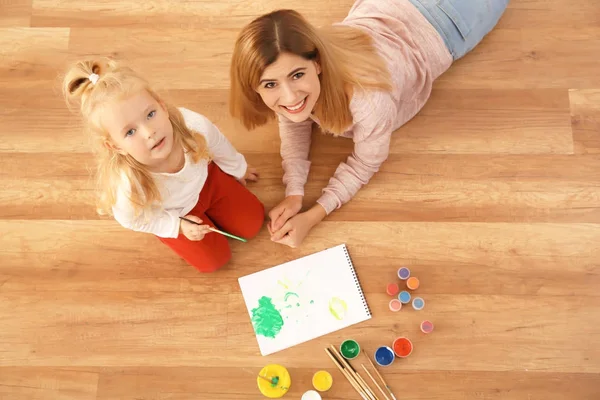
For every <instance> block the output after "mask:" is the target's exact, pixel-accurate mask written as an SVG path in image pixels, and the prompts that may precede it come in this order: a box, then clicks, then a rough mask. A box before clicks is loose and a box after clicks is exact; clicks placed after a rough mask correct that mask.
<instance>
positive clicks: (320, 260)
mask: <svg viewBox="0 0 600 400" xmlns="http://www.w3.org/2000/svg"><path fill="white" fill-rule="evenodd" d="M238 282H239V284H240V287H241V290H242V295H243V296H244V301H245V303H246V307H247V309H248V314H249V315H250V319H251V321H252V325H253V327H254V331H255V333H256V338H257V341H258V345H259V348H260V352H261V354H262V355H263V356H265V355H268V354H272V353H275V352H277V351H280V350H283V349H286V348H289V347H292V346H295V345H297V344H300V343H303V342H306V341H308V340H311V339H314V338H316V337H319V336H323V335H326V334H328V333H331V332H334V331H337V330H339V329H342V328H346V327H348V326H351V325H354V324H357V323H359V322H362V321H365V320H368V319H369V318H371V313H370V310H369V307H368V305H367V302H366V299H365V297H364V295H363V292H362V289H361V287H360V283H359V281H358V278H357V276H356V273H355V271H354V267H353V265H352V261H351V259H350V257H349V254H348V251H347V248H346V245H344V244H341V245H339V246H336V247H332V248H330V249H327V250H323V251H321V252H318V253H314V254H311V255H308V256H306V257H303V258H300V259H297V260H293V261H290V262H287V263H285V264H281V265H278V266H275V267H272V268H269V269H266V270H263V271H259V272H256V273H254V274H251V275H247V276H243V277H240V278H239V279H238Z"/></svg>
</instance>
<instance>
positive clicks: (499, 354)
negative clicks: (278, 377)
mask: <svg viewBox="0 0 600 400" xmlns="http://www.w3.org/2000/svg"><path fill="white" fill-rule="evenodd" d="M390 272H392V273H393V272H394V271H390ZM361 280H362V279H361ZM421 284H422V286H423V288H425V287H426V286H427V282H423V281H422V282H421ZM417 293H419V294H420V295H422V297H423V299H424V300H425V309H424V310H423V311H422V312H417V311H414V310H412V309H409V308H408V307H407V308H406V309H403V310H401V311H400V312H399V313H392V312H391V311H389V308H388V302H389V300H390V296H388V295H387V294H385V292H384V291H383V287H382V288H381V290H380V291H379V292H378V293H367V296H366V297H367V301H368V302H369V305H370V307H371V309H372V312H373V315H374V318H373V319H370V320H368V321H366V322H363V323H361V324H359V325H356V326H352V327H349V328H346V329H344V330H343V331H338V332H334V333H330V334H329V335H326V336H323V337H320V338H316V339H313V340H311V341H310V342H306V343H302V344H299V345H297V346H294V347H292V348H289V349H286V350H284V351H281V352H278V353H275V354H272V355H271V356H270V361H269V362H274V363H284V362H285V361H287V360H294V363H293V366H294V367H297V368H298V367H304V368H314V365H315V363H326V362H328V358H327V356H326V355H325V353H324V352H323V348H325V347H327V346H328V345H330V344H334V345H336V346H338V345H339V344H340V343H341V342H342V341H343V340H344V339H347V338H353V339H355V340H357V341H358V342H359V343H360V344H361V347H362V348H363V349H366V350H367V351H368V352H369V355H370V356H372V355H373V354H374V352H375V350H376V349H377V348H378V347H379V346H390V347H391V346H392V343H393V341H394V339H395V338H397V337H400V336H404V337H408V338H409V339H410V340H411V341H412V342H413V346H414V349H413V352H412V354H411V356H410V357H409V358H407V359H406V360H402V361H400V360H398V362H397V363H395V364H394V365H393V370H394V371H396V372H400V371H415V370H418V371H429V370H443V371H481V372H483V371H507V370H519V371H521V372H523V371H527V372H528V371H538V372H565V373H582V372H584V373H594V374H598V373H599V372H600V368H599V367H598V365H597V362H595V361H594V360H595V359H597V357H598V356H600V350H598V348H599V347H598V345H599V344H600V339H598V337H600V335H599V333H600V328H598V327H597V326H583V325H581V324H578V323H577V321H584V320H586V319H587V318H590V317H592V316H594V315H598V312H600V297H597V296H596V297H585V296H568V297H562V298H561V297H559V296H494V295H456V294H454V295H435V294H429V293H422V292H421V291H420V289H419V290H418V291H417ZM230 301H231V303H232V305H231V307H230V311H229V312H230V314H229V322H228V324H229V327H230V329H229V330H228V333H227V337H228V343H229V346H230V347H235V349H236V353H235V354H232V355H231V356H230V359H232V360H235V362H236V364H237V363H240V364H246V363H251V362H252V361H254V360H256V365H255V367H260V365H261V364H260V363H261V362H264V360H262V359H260V358H258V356H259V355H260V353H259V352H258V345H257V344H256V339H255V336H254V331H253V329H252V325H251V323H250V318H249V316H248V313H247V311H246V306H245V305H244V301H243V298H242V296H241V294H240V295H235V294H232V295H230ZM234 305H235V306H234ZM323 306H324V307H327V305H323ZM491 310H493V311H491ZM515 310H519V312H518V314H517V313H515ZM244 314H245V315H244ZM423 319H429V320H431V321H432V322H433V323H434V325H435V330H434V332H433V333H432V334H431V335H427V336H426V335H424V334H423V333H421V331H420V330H419V324H420V322H421V321H422V320H423ZM284 321H285V320H284ZM285 323H286V322H284V324H285ZM288 323H290V324H294V322H288ZM321 352H323V354H322V355H321V354H320V353H321ZM303 354H312V355H313V357H311V358H307V357H303V356H302V355H303ZM457 354H460V355H461V356H460V357H457V356H456V355H457Z"/></svg>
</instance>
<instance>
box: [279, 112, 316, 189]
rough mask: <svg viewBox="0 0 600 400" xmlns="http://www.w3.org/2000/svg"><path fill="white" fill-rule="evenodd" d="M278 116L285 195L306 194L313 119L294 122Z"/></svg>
mask: <svg viewBox="0 0 600 400" xmlns="http://www.w3.org/2000/svg"><path fill="white" fill-rule="evenodd" d="M278 118H279V137H280V138H281V146H280V153H281V159H282V162H281V165H282V167H283V183H284V185H285V195H286V197H287V196H293V195H299V196H304V185H305V184H306V180H307V178H308V172H309V170H310V161H308V156H309V153H310V142H311V134H312V125H313V120H312V119H310V118H309V119H307V120H306V121H304V122H292V121H290V120H289V119H287V118H285V117H282V116H278Z"/></svg>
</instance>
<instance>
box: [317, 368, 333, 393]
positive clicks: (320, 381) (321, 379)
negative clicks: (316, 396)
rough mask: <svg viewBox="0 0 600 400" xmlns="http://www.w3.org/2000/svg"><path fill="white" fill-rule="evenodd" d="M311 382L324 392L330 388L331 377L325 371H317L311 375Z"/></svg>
mask: <svg viewBox="0 0 600 400" xmlns="http://www.w3.org/2000/svg"><path fill="white" fill-rule="evenodd" d="M312 384H313V386H314V387H315V389H317V390H318V391H319V392H326V391H327V390H329V389H331V385H332V384H333V377H332V376H331V374H330V373H329V372H327V371H317V372H315V374H314V375H313V379H312Z"/></svg>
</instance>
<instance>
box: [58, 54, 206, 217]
mask: <svg viewBox="0 0 600 400" xmlns="http://www.w3.org/2000/svg"><path fill="white" fill-rule="evenodd" d="M141 90H146V91H147V92H148V93H149V94H150V95H151V96H152V97H153V98H154V99H155V100H156V101H157V102H159V103H161V104H164V105H165V107H166V109H167V112H168V114H169V120H170V121H171V125H172V126H173V138H174V142H175V143H176V144H180V145H181V146H182V147H183V149H184V151H186V152H188V153H190V154H191V156H192V159H193V160H194V162H197V161H199V160H200V159H208V158H209V154H208V147H207V144H206V140H205V139H204V137H203V136H202V135H199V134H196V133H194V132H193V131H191V130H190V129H189V128H188V127H187V126H186V124H185V121H184V119H183V116H182V115H181V112H180V111H179V110H178V109H177V108H176V107H173V106H172V105H170V104H165V103H164V102H163V101H162V100H161V99H160V97H159V96H158V95H157V93H156V92H155V91H154V90H153V89H152V88H151V87H150V85H149V83H148V82H147V81H146V80H145V79H143V78H142V77H141V76H140V75H138V74H137V73H136V72H135V71H133V70H132V69H131V68H129V67H127V66H124V65H120V64H119V63H117V62H115V61H114V60H109V59H102V60H85V61H79V62H77V63H75V64H74V65H73V66H72V67H71V68H70V69H69V70H68V72H67V73H66V75H65V77H64V79H63V95H64V97H65V100H66V102H67V106H68V107H69V109H71V110H72V109H74V108H78V109H79V112H80V113H81V117H82V119H83V124H84V128H85V130H86V131H87V132H88V133H89V134H90V136H91V139H92V143H93V146H92V147H93V149H94V150H95V153H96V155H97V168H96V184H97V189H98V199H97V206H98V207H97V208H98V212H99V213H100V214H108V215H112V206H113V205H114V204H115V202H116V200H117V188H118V187H119V185H121V184H122V183H126V184H127V185H128V187H126V189H129V188H130V189H131V192H130V194H129V200H130V201H131V203H132V204H133V207H134V209H135V210H136V211H137V212H138V213H140V212H142V211H143V210H144V209H146V208H148V207H151V206H152V205H153V204H154V203H156V202H160V201H161V196H160V191H159V189H158V187H157V185H156V183H155V181H154V179H153V178H152V174H151V172H150V171H149V170H148V168H146V166H145V165H143V164H141V163H139V162H138V161H136V160H135V159H134V158H133V157H131V156H130V155H128V154H125V155H123V154H120V153H119V152H117V151H116V150H115V149H114V148H113V147H111V146H108V145H107V143H109V142H110V136H109V133H108V132H107V131H106V130H105V129H104V128H103V127H102V125H101V124H100V122H99V118H98V115H97V114H98V113H97V112H96V111H97V110H99V109H100V108H101V107H102V106H103V105H104V104H106V103H107V102H109V101H115V100H122V99H124V98H126V97H127V96H129V95H132V94H134V93H138V92H139V91H141ZM123 178H125V179H126V180H127V182H123Z"/></svg>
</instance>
